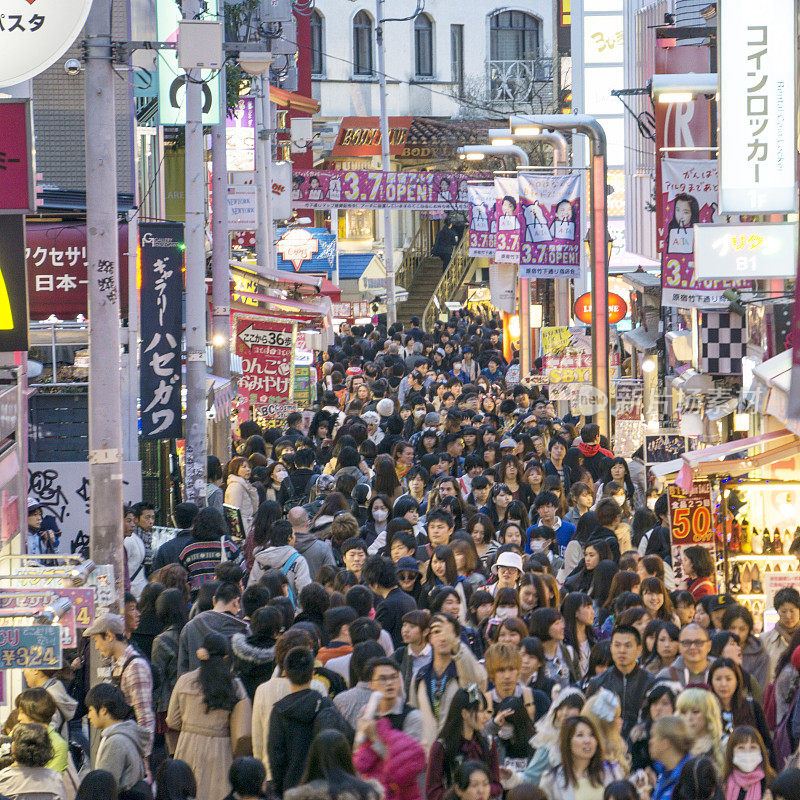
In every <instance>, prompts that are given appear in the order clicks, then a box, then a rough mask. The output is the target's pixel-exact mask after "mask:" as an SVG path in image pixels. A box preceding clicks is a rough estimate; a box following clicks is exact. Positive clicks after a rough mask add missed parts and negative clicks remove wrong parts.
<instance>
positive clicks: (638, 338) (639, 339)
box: [622, 325, 658, 352]
mask: <svg viewBox="0 0 800 800" xmlns="http://www.w3.org/2000/svg"><path fill="white" fill-rule="evenodd" d="M622 341H623V342H625V344H628V345H631V346H632V347H634V348H636V349H637V350H644V351H645V352H647V351H648V350H655V349H656V346H657V344H658V333H657V332H656V331H646V330H645V329H644V326H642V325H639V327H638V328H633V329H632V330H629V331H625V332H623V334H622Z"/></svg>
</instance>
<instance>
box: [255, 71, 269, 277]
mask: <svg viewBox="0 0 800 800" xmlns="http://www.w3.org/2000/svg"><path fill="white" fill-rule="evenodd" d="M254 83H255V85H256V90H255V93H254V94H255V97H254V100H253V103H254V106H255V107H254V111H255V125H256V142H255V151H256V152H255V156H256V174H255V181H256V214H257V220H256V263H257V264H258V265H259V266H260V267H261V268H262V269H269V251H270V233H269V230H270V228H269V223H268V221H267V167H266V162H265V159H264V147H263V142H262V141H261V135H262V131H263V130H264V128H265V127H266V126H265V124H264V103H263V102H261V100H262V96H263V94H264V76H263V75H259V76H258V78H257V79H256V80H255V81H254Z"/></svg>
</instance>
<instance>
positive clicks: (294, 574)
mask: <svg viewBox="0 0 800 800" xmlns="http://www.w3.org/2000/svg"><path fill="white" fill-rule="evenodd" d="M295 553H297V550H295V548H294V547H292V546H291V545H289V544H284V545H280V546H278V547H265V548H264V549H263V550H259V551H258V552H257V553H256V559H255V563H254V564H253V569H252V570H250V578H249V579H248V581H247V585H248V586H253V585H254V584H256V583H258V582H259V580H261V576H262V575H263V574H264V573H265V572H266V571H267V570H269V569H279V570H281V572H283V574H284V575H286V577H287V578H288V580H289V588H290V589H291V591H292V597H293V600H292V602H294V604H295V605H297V595H298V594H300V592H301V591H302V590H303V589H304V588H305V587H306V586H308V584H309V583H311V573H310V572H309V569H308V562H307V561H306V560H305V558H303V556H302V555H300V554H299V553H297V556H298V557H297V558H295V559H294V561H293V563H292V565H291V566H290V567H289V569H286V570H285V569H284V568H283V565H284V564H285V563H286V562H287V561H288V560H289V559H290V558H291V557H292V556H293V555H295Z"/></svg>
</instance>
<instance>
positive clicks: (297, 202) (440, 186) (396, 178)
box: [292, 169, 516, 211]
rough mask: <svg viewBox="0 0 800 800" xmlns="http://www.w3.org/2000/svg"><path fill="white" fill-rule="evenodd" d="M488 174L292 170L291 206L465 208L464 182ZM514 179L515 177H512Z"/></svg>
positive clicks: (414, 208) (466, 189) (467, 201)
mask: <svg viewBox="0 0 800 800" xmlns="http://www.w3.org/2000/svg"><path fill="white" fill-rule="evenodd" d="M490 177H491V175H490V174H489V173H476V172H471V173H466V172H380V171H374V172H373V171H369V170H351V171H347V172H345V171H342V170H318V169H308V170H296V171H295V172H294V174H293V175H292V205H293V206H294V207H295V208H314V209H320V210H326V209H332V208H360V209H370V208H384V207H385V206H387V205H389V206H391V207H392V208H398V209H400V208H406V209H410V210H412V211H456V210H458V211H468V210H469V197H468V185H467V182H468V181H474V180H476V179H478V178H490ZM515 181H516V179H515Z"/></svg>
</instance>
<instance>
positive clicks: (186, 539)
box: [150, 530, 194, 573]
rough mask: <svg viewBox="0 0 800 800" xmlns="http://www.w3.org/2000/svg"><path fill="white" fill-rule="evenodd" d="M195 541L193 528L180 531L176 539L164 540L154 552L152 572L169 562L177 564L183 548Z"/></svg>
mask: <svg viewBox="0 0 800 800" xmlns="http://www.w3.org/2000/svg"><path fill="white" fill-rule="evenodd" d="M193 541H194V537H193V536H192V531H191V530H184V531H178V533H177V534H176V536H175V538H174V539H170V540H169V541H168V542H164V544H162V545H161V547H159V548H158V550H156V552H155V553H154V554H153V563H152V565H151V567H150V572H151V573H153V572H156V571H157V570H160V569H161V567H166V566H167V564H177V563H178V561H179V559H180V556H181V553H182V552H183V548H184V547H186V545H187V544H191V543H192V542H193Z"/></svg>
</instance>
